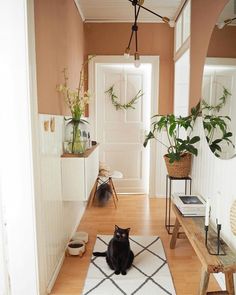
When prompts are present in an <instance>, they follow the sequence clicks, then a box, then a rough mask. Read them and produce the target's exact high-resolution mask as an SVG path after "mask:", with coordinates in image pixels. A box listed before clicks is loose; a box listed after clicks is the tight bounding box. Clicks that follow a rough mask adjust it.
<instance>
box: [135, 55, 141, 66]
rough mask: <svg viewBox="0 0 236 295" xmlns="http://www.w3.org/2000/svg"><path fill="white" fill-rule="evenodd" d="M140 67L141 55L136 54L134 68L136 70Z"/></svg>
mask: <svg viewBox="0 0 236 295" xmlns="http://www.w3.org/2000/svg"><path fill="white" fill-rule="evenodd" d="M140 65H141V61H140V57H139V54H138V52H135V54H134V66H135V67H136V68H139V67H140Z"/></svg>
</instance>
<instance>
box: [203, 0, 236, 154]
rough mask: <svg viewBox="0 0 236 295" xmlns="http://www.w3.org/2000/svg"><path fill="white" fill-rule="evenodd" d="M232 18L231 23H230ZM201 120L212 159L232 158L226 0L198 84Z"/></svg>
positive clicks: (230, 34)
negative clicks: (201, 78) (215, 157)
mask: <svg viewBox="0 0 236 295" xmlns="http://www.w3.org/2000/svg"><path fill="white" fill-rule="evenodd" d="M234 18H235V19H234ZM202 116H203V125H204V130H205V135H206V139H207V142H208V144H209V147H210V149H211V151H212V152H213V153H214V154H215V156H217V157H219V158H221V159H230V158H232V157H233V156H235V154H236V2H235V1H234V0H230V1H229V2H228V4H227V5H226V6H225V8H224V10H223V12H222V13H221V15H220V17H219V19H218V21H217V24H216V26H215V28H214V30H213V33H212V35H211V39H210V42H209V47H208V52H207V57H206V60H205V66H204V73H203V81H202Z"/></svg>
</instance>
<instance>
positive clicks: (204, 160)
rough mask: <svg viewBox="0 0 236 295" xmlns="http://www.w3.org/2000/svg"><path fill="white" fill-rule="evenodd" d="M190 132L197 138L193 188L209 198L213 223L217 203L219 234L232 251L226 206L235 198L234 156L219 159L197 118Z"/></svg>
mask: <svg viewBox="0 0 236 295" xmlns="http://www.w3.org/2000/svg"><path fill="white" fill-rule="evenodd" d="M194 132H195V133H196V134H198V135H199V136H200V137H201V141H200V143H199V147H198V151H199V154H198V156H197V157H194V160H193V167H192V179H193V191H194V192H195V193H198V194H200V195H202V196H203V197H204V198H207V197H210V198H211V205H212V214H211V221H212V222H215V219H216V214H217V213H216V212H217V202H219V206H220V215H219V217H220V220H221V223H222V237H223V238H224V240H225V241H226V242H227V243H228V244H229V245H230V246H231V247H232V248H233V249H235V252H236V239H235V236H234V235H233V233H232V232H231V228H230V208H231V206H232V204H233V202H234V200H236V182H235V171H236V158H232V159H230V160H221V159H218V158H217V157H215V156H214V155H213V153H212V152H211V151H210V148H209V146H208V144H207V141H206V139H205V134H204V130H203V125H202V119H201V118H199V119H198V121H197V122H196V124H195V128H194Z"/></svg>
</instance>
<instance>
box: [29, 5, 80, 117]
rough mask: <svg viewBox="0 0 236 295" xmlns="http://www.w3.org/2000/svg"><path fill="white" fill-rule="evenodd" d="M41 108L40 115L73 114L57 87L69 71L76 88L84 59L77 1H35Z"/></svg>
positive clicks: (39, 105) (71, 82)
mask: <svg viewBox="0 0 236 295" xmlns="http://www.w3.org/2000/svg"><path fill="white" fill-rule="evenodd" d="M34 2H35V30H36V61H37V85H38V107H39V112H40V113H47V114H58V115H61V114H69V112H68V110H67V108H66V106H65V103H64V101H63V99H62V97H61V96H60V95H59V94H58V93H57V91H56V85H57V84H59V83H62V82H63V76H62V73H61V71H62V70H63V68H65V67H67V68H68V72H69V84H70V86H71V87H74V88H76V87H77V84H78V79H79V71H80V67H81V65H82V63H83V57H84V27H83V22H82V19H81V17H80V14H79V12H78V10H77V7H76V5H75V3H74V1H73V0H35V1H34Z"/></svg>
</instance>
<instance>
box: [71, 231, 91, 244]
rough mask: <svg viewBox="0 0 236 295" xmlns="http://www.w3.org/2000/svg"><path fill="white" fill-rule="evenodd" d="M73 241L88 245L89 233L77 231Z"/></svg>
mask: <svg viewBox="0 0 236 295" xmlns="http://www.w3.org/2000/svg"><path fill="white" fill-rule="evenodd" d="M72 240H73V241H74V240H82V241H84V242H85V243H88V233H86V232H84V231H77V232H76V233H75V234H74V235H73V237H72Z"/></svg>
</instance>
